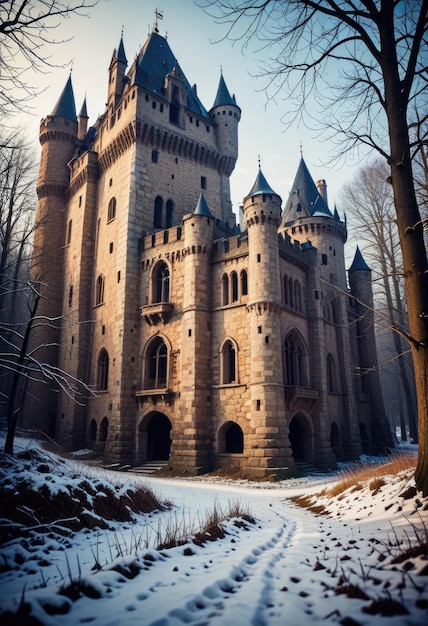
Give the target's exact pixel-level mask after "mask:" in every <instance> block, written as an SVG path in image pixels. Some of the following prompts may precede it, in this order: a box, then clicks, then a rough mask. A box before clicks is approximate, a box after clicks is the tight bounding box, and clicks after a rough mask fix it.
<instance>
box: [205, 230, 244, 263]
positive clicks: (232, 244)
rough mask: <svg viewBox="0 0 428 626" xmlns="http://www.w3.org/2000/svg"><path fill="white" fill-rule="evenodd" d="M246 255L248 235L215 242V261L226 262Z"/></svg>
mask: <svg viewBox="0 0 428 626" xmlns="http://www.w3.org/2000/svg"><path fill="white" fill-rule="evenodd" d="M244 254H248V236H247V234H246V233H245V234H239V235H234V236H232V237H227V238H222V239H217V240H215V241H214V245H213V261H225V260H227V259H232V258H234V257H237V256H242V255H244Z"/></svg>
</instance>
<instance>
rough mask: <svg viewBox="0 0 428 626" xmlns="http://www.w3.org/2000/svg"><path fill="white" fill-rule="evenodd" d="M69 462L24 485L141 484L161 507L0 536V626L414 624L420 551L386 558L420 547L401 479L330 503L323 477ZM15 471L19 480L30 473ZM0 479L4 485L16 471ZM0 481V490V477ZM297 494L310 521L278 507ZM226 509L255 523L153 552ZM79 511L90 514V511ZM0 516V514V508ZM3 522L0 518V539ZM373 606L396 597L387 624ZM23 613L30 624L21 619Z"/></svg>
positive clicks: (422, 513) (421, 601)
mask: <svg viewBox="0 0 428 626" xmlns="http://www.w3.org/2000/svg"><path fill="white" fill-rule="evenodd" d="M35 445H40V444H37V443H36V442H34V441H29V440H25V439H24V438H20V439H18V440H17V445H16V448H17V449H23V448H25V447H26V446H28V447H32V446H35ZM43 454H44V455H45V457H46V462H47V465H49V463H50V460H51V459H55V457H54V455H53V454H52V453H50V452H49V453H48V452H45V451H44V452H43ZM76 459H78V460H76ZM83 459H84V455H80V456H76V457H74V458H73V459H67V460H64V459H59V461H58V462H59V464H60V465H59V467H60V468H61V471H58V472H57V473H56V474H54V473H49V472H46V473H44V474H42V475H41V474H40V473H38V472H36V471H34V474H33V478H34V479H35V480H36V481H37V483H36V484H37V488H38V489H39V488H41V483H42V482H43V484H48V485H49V489H50V491H51V492H52V494H55V493H58V490H60V489H61V483H62V486H63V487H64V488H66V487H67V488H69V487H70V485H73V484H74V481H76V480H77V478H76V476H77V475H78V474H79V473H83V474H84V475H85V476H86V477H87V479H88V482H89V483H90V484H94V485H105V484H107V485H110V487H111V489H112V490H116V491H117V493H125V492H126V490H127V489H128V488H129V487H130V486H131V487H132V486H133V485H139V484H142V483H144V485H146V486H149V487H151V488H152V489H153V490H154V492H155V493H156V495H157V496H158V497H159V498H161V499H162V500H164V501H165V500H166V501H169V502H170V503H172V505H173V506H172V507H171V508H170V509H169V510H165V511H160V512H154V513H148V514H133V516H132V517H133V521H129V522H121V523H119V522H111V521H110V520H108V521H107V522H106V523H105V524H104V525H105V526H107V525H108V528H103V529H101V528H100V527H95V528H92V529H83V530H78V531H76V532H73V531H71V530H70V529H69V528H67V527H66V526H64V527H62V526H61V522H58V524H51V525H50V526H49V529H48V531H47V530H46V527H42V525H40V527H38V525H37V524H36V523H35V524H34V525H33V527H32V528H31V529H28V527H27V528H24V527H23V532H22V535H21V536H18V537H15V538H12V539H10V538H9V539H7V538H6V540H3V543H2V545H0V557H1V558H0V623H2V624H6V623H15V624H20V623H22V624H30V623H34V624H44V625H46V626H60V625H62V624H64V625H73V626H74V625H76V624H93V625H94V626H98V625H99V626H109V625H118V624H120V625H121V626H122V625H125V626H134V625H135V626H137V625H138V626H149V625H150V626H182V625H183V624H194V625H198V626H202V625H209V626H220V625H222V626H225V625H232V624H233V625H235V626H236V625H243V626H246V625H253V626H263V625H281V626H284V624H287V626H294V625H307V624H308V625H309V624H317V623H323V624H342V625H344V626H352V625H354V626H355V625H366V624H370V625H371V624H385V623H386V622H387V623H388V626H390V625H400V626H401V625H403V624H406V625H407V624H415V625H416V624H418V625H420V624H422V623H427V619H428V554H427V550H425V553H424V554H422V555H416V556H407V557H406V558H405V559H404V560H403V561H402V562H399V563H393V562H392V561H393V558H394V557H395V556H397V555H398V554H399V553H400V552H402V551H403V550H404V549H406V548H408V547H409V546H410V547H411V546H415V545H417V544H418V542H419V543H421V542H423V541H425V542H426V541H427V535H428V530H427V529H428V498H422V496H421V494H414V495H413V496H412V497H409V498H407V499H404V498H403V497H402V496H401V494H402V493H403V492H404V491H405V490H406V489H408V488H409V487H412V485H413V481H412V478H411V473H410V474H409V472H408V471H407V472H403V473H400V472H398V473H397V474H395V475H392V476H387V477H384V482H385V484H384V485H381V486H380V487H379V488H378V489H377V491H376V490H375V489H374V488H373V485H372V486H371V487H370V486H369V483H370V481H367V483H361V484H359V485H358V487H357V488H355V486H354V488H353V489H352V488H351V489H349V490H347V491H346V492H344V493H342V494H340V495H338V496H337V497H335V498H333V497H328V496H327V490H328V489H330V488H331V487H332V486H334V485H335V483H336V482H337V481H338V474H337V473H334V472H332V473H330V474H326V475H316V476H310V477H307V478H301V479H291V480H287V481H282V482H280V483H264V482H254V483H251V482H247V481H242V480H241V481H233V480H227V479H224V478H218V477H217V478H216V477H208V478H207V477H200V478H197V479H167V478H157V477H141V476H138V475H136V474H135V475H134V474H132V471H129V472H126V473H124V472H114V471H109V470H104V469H101V468H98V467H91V466H89V465H85V463H84V460H83ZM366 460H368V459H366ZM25 471H26V472H27V479H28V480H29V479H30V474H31V471H29V470H28V469H26V470H25ZM5 473H6V474H7V472H5ZM8 478H9V481H10V482H9V488H12V487H11V486H10V484H11V483H12V485H13V481H14V480H16V470H15V474H14V476H9V477H8ZM2 482H3V484H4V483H5V482H7V481H6V480H5V479H4V477H3V481H2ZM381 482H382V481H381ZM314 494H316V497H312V496H314ZM299 495H302V496H310V497H311V500H310V502H311V504H312V505H314V506H322V507H324V513H323V514H315V513H313V512H311V511H309V510H308V509H307V508H302V507H300V506H298V505H297V504H296V503H294V502H293V501H292V500H290V498H295V497H296V496H299ZM88 502H91V500H90V499H89V500H88ZM236 504H239V507H240V508H241V510H244V511H248V512H249V513H250V515H251V516H252V517H253V518H254V520H255V523H251V522H250V521H246V520H245V519H243V520H242V519H236V518H235V519H230V520H228V521H227V522H225V523H224V530H225V533H226V534H225V536H224V537H223V538H221V539H217V540H216V541H206V542H204V543H203V544H202V545H196V544H195V543H193V542H192V541H191V539H190V538H189V539H188V540H187V542H186V543H185V544H183V545H180V546H177V547H173V548H169V549H162V550H157V549H156V545H157V543H158V539H159V536H161V535H162V536H164V535H165V533H166V532H167V531H168V529H171V528H180V529H183V530H184V531H186V530H189V529H191V530H192V531H193V532H189V534H194V533H195V532H196V531H197V529H198V527H199V526H200V524H201V523H202V521H203V520H204V518H205V517H206V515H209V513H210V512H212V511H213V509H214V507H215V508H216V509H217V510H223V511H225V510H227V509H228V508H230V507H231V506H232V505H236ZM326 510H327V511H328V514H326V513H325V511H326ZM87 513H88V514H89V515H91V514H93V512H92V511H91V507H90V506H89V507H88V510H87ZM93 515H94V514H93ZM0 516H1V517H2V518H4V514H3V509H2V504H1V501H0ZM96 521H97V516H96V515H94V522H95V523H96ZM8 524H9V522H8V521H7V520H6V519H2V520H1V528H0V530H1V534H2V536H3V537H4V536H5V535H6V531H7V528H8ZM416 534H418V537H417V536H416ZM22 599H23V600H24V603H25V606H24V607H21V610H20V616H21V617H19V618H17V620H15V621H13V620H12V619H10V621H7V618H6V616H7V615H8V613H6V612H7V611H9V612H12V613H16V612H17V611H18V609H19V606H20V604H21V602H22ZM382 599H385V600H389V601H391V600H394V601H396V602H397V603H399V604H397V607H399V609H400V611H403V612H404V611H406V613H405V614H398V613H399V611H398V609H397V608H396V609H395V610H394V611H393V613H394V615H392V616H383V615H381V614H380V613H379V610H380V608H382V606H383V605H382V604H381V603H380V602H378V601H380V600H382ZM385 606H389V607H390V606H391V602H388V603H386V604H385ZM371 607H373V609H371ZM379 607H380V608H379ZM376 608H377V611H376ZM370 610H373V611H374V613H373V612H368V611H370ZM385 610H386V609H385ZM2 613H3V617H2V615H1V614H2ZM28 615H31V616H32V617H33V618H36V620H38V621H33V622H30V621H28V620H29V618H28ZM19 620H21V621H19Z"/></svg>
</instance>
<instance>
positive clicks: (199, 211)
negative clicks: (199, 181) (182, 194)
mask: <svg viewBox="0 0 428 626" xmlns="http://www.w3.org/2000/svg"><path fill="white" fill-rule="evenodd" d="M193 215H203V216H205V217H214V215H213V214H212V213H211V211H210V210H209V208H208V204H207V201H206V200H205V196H204V194H203V193H202V191H201V193H200V194H199V200H198V204H197V205H196V208H195V210H194V211H193Z"/></svg>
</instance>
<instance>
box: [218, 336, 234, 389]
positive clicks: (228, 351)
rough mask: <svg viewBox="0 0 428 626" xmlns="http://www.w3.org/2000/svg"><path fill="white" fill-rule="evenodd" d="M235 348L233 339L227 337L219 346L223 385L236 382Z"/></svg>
mask: <svg viewBox="0 0 428 626" xmlns="http://www.w3.org/2000/svg"><path fill="white" fill-rule="evenodd" d="M236 358H237V350H236V345H235V343H234V342H233V341H231V340H230V339H228V340H227V341H225V342H224V344H223V346H222V348H221V382H222V384H223V385H229V384H231V383H237V382H238V368H237V361H236Z"/></svg>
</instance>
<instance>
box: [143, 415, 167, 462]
mask: <svg viewBox="0 0 428 626" xmlns="http://www.w3.org/2000/svg"><path fill="white" fill-rule="evenodd" d="M146 424H147V461H168V459H169V455H170V452H171V428H172V426H171V422H170V421H169V419H168V418H167V417H166V415H163V413H153V414H152V416H151V418H150V419H149V421H148V422H146Z"/></svg>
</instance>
